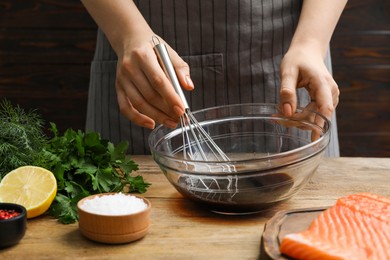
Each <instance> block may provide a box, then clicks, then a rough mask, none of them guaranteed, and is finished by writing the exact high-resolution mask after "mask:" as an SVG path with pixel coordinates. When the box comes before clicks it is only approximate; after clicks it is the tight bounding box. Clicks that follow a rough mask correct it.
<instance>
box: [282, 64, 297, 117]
mask: <svg viewBox="0 0 390 260" xmlns="http://www.w3.org/2000/svg"><path fill="white" fill-rule="evenodd" d="M297 84H298V70H297V69H294V68H290V69H285V68H284V67H283V65H282V66H281V82H280V104H281V109H282V113H283V115H284V116H286V117H291V116H292V115H293V114H294V113H295V111H296V108H297V95H296V88H297Z"/></svg>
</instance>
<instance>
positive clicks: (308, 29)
mask: <svg viewBox="0 0 390 260" xmlns="http://www.w3.org/2000/svg"><path fill="white" fill-rule="evenodd" d="M82 2H83V4H84V5H85V7H86V8H87V10H88V11H89V13H90V14H91V16H92V17H93V18H94V20H95V21H96V23H97V24H98V26H99V28H100V29H99V31H98V38H97V46H96V53H95V57H94V61H93V63H92V68H91V83H90V90H89V101H88V113H87V129H89V130H94V131H98V132H100V133H101V134H102V137H104V138H108V139H110V140H111V141H113V142H118V141H121V140H128V141H129V142H130V149H129V153H131V154H144V153H149V148H148V144H147V137H148V134H149V131H150V130H149V129H153V128H154V127H155V125H156V123H158V124H164V125H166V126H167V127H175V126H176V125H177V123H178V118H179V116H180V115H182V114H183V112H184V109H183V104H182V103H181V101H180V98H179V97H178V95H177V94H176V93H175V91H174V89H173V88H172V86H171V84H170V82H169V81H168V79H167V78H166V77H165V74H164V72H163V70H162V69H161V67H160V66H159V63H158V60H157V58H156V55H155V53H154V51H153V43H152V37H153V36H154V35H158V36H160V37H161V39H163V40H164V41H165V42H166V43H167V45H168V48H169V52H170V56H171V59H172V63H173V65H174V67H175V69H176V73H177V75H178V78H179V81H180V83H181V85H182V87H183V88H184V89H185V90H193V89H194V87H195V89H194V91H192V92H188V91H186V92H187V95H188V96H187V99H188V101H189V105H190V107H191V110H192V111H194V110H198V109H201V108H205V107H211V106H217V105H226V104H234V103H248V102H261V103H262V102H266V103H279V104H280V106H281V108H282V111H283V113H284V115H286V116H291V115H292V114H293V113H294V111H295V109H296V107H297V105H300V106H307V105H308V106H310V108H312V109H316V110H317V111H319V112H321V113H322V114H324V115H325V116H326V117H328V118H329V119H331V120H332V126H333V128H332V141H331V144H330V146H329V149H328V151H327V154H328V155H329V156H339V148H338V141H337V130H336V120H335V113H334V111H335V108H336V106H337V104H338V101H339V90H338V86H337V84H336V83H335V82H334V80H333V78H332V76H331V70H330V58H329V53H328V46H329V41H330V38H331V35H332V33H333V30H334V28H335V26H336V24H337V21H338V19H339V17H340V15H341V12H342V10H343V8H344V6H345V4H346V0H329V1H322V0H310V1H309V0H305V1H304V2H303V3H302V2H301V1H298V0H293V1H290V0H289V1H284V0H278V1H276V0H275V1H272V0H263V1H255V0H240V1H239V0H237V1H222V0H208V1H206V0H203V1H200V0H199V1H193V0H163V1H152V0H149V1H146V0H140V1H134V2H133V1H131V0H115V1H113V0H82ZM169 46H170V47H169Z"/></svg>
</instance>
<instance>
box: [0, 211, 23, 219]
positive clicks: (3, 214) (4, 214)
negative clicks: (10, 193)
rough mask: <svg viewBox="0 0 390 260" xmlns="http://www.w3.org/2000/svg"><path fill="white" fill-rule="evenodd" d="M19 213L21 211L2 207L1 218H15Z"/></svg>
mask: <svg viewBox="0 0 390 260" xmlns="http://www.w3.org/2000/svg"><path fill="white" fill-rule="evenodd" d="M19 215H20V213H19V212H17V211H15V210H13V209H0V220H5V219H10V218H14V217H17V216H19Z"/></svg>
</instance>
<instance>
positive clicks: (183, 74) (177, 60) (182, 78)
mask: <svg viewBox="0 0 390 260" xmlns="http://www.w3.org/2000/svg"><path fill="white" fill-rule="evenodd" d="M170 56H171V61H172V65H173V67H174V68H175V71H176V75H177V78H178V80H179V82H180V85H181V86H182V87H183V88H184V89H186V90H193V89H194V83H193V82H192V79H191V76H190V67H189V66H188V64H187V63H186V62H185V61H184V60H183V59H182V58H181V57H180V56H179V55H178V54H177V53H176V52H175V51H174V50H172V49H171V52H170Z"/></svg>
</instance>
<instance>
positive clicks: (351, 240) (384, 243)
mask: <svg viewBox="0 0 390 260" xmlns="http://www.w3.org/2000/svg"><path fill="white" fill-rule="evenodd" d="M280 252H281V253H282V254H284V255H287V256H289V257H292V258H294V259H356V260H359V259H362V260H363V259H364V260H367V259H372V260H374V259H378V260H383V259H390V199H389V198H386V197H381V196H378V195H375V194H370V193H360V194H353V195H349V196H346V197H343V198H340V199H338V200H337V202H336V204H335V205H334V206H333V207H331V208H329V209H327V210H325V211H324V212H323V213H321V214H320V215H319V216H318V217H317V218H316V219H315V220H314V221H313V222H312V223H311V225H310V227H309V228H308V229H307V230H305V231H303V232H300V233H294V234H288V235H286V236H285V237H284V238H283V239H282V242H281V245H280Z"/></svg>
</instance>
